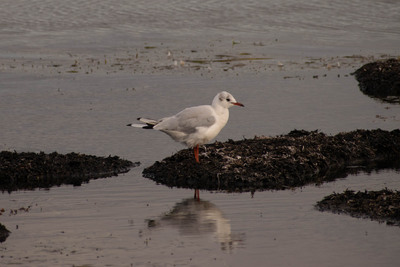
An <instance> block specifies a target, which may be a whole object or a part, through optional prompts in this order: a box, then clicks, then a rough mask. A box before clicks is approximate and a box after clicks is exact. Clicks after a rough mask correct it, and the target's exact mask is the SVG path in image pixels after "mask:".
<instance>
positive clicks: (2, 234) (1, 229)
mask: <svg viewBox="0 0 400 267" xmlns="http://www.w3.org/2000/svg"><path fill="white" fill-rule="evenodd" d="M10 233H11V232H10V231H8V229H7V228H6V227H5V226H4V225H2V224H1V223H0V243H3V242H4V241H6V239H7V237H8V236H9V235H10Z"/></svg>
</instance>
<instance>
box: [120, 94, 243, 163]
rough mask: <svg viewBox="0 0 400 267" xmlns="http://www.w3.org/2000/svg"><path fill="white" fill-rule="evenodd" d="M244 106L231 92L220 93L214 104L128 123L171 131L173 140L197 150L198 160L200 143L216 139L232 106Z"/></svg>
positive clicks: (226, 120) (169, 133)
mask: <svg viewBox="0 0 400 267" xmlns="http://www.w3.org/2000/svg"><path fill="white" fill-rule="evenodd" d="M233 106H241V107H244V105H243V104H241V103H239V102H237V101H236V99H235V98H234V97H233V96H232V95H231V94H230V93H228V92H226V91H222V92H220V93H218V94H217V95H216V96H215V97H214V99H213V101H212V104H211V105H201V106H196V107H190V108H185V109H184V110H182V111H181V112H179V113H177V114H176V115H173V116H170V117H165V118H162V119H159V120H153V119H146V118H142V117H140V118H137V120H138V121H140V122H142V123H140V124H136V123H130V124H128V125H127V126H132V127H137V128H143V129H153V130H158V131H161V132H164V133H166V134H168V135H169V136H170V137H171V138H172V139H174V140H175V141H177V142H180V143H182V144H184V145H186V146H188V147H189V148H193V149H194V157H195V159H196V162H197V163H200V160H199V146H200V145H204V144H206V143H208V142H209V141H210V140H212V139H213V138H215V137H216V136H217V135H218V134H219V132H220V131H221V129H222V128H224V126H225V125H226V123H227V122H228V119H229V110H228V109H229V108H230V107H233Z"/></svg>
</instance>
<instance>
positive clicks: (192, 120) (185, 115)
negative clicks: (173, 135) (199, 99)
mask: <svg viewBox="0 0 400 267" xmlns="http://www.w3.org/2000/svg"><path fill="white" fill-rule="evenodd" d="M215 121H216V119H215V115H214V112H213V111H212V108H211V107H210V106H198V107H191V108H186V109H184V110H182V111H181V112H179V113H178V114H176V115H175V116H173V117H169V118H166V119H165V120H163V121H162V122H161V123H160V124H159V125H157V126H160V130H161V128H162V130H168V131H179V132H185V133H187V134H188V133H193V132H195V131H196V130H197V129H196V128H197V127H210V126H211V125H213V124H214V123H215Z"/></svg>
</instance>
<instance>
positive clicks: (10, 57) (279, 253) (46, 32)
mask: <svg viewBox="0 0 400 267" xmlns="http://www.w3.org/2000/svg"><path fill="white" fill-rule="evenodd" d="M6 2H7V3H5V4H4V5H3V7H2V8H1V9H0V25H1V26H0V37H1V38H0V48H1V50H0V51H1V52H0V60H1V62H0V63H1V66H0V114H1V115H0V125H2V130H1V133H0V137H1V138H0V140H1V142H0V149H1V150H17V151H36V152H38V151H45V152H52V151H57V152H60V153H67V152H71V151H74V152H80V153H87V154H95V155H99V156H108V155H110V154H111V155H118V156H121V157H123V158H126V159H129V160H131V161H140V162H142V165H141V166H140V167H138V168H135V169H132V170H131V171H130V172H129V173H127V174H124V175H121V176H119V177H117V178H115V177H114V178H108V179H99V180H95V181H91V182H90V183H89V184H85V185H83V186H81V187H72V186H61V187H58V188H51V189H50V190H36V191H21V192H14V193H12V194H7V193H3V194H2V195H0V209H1V208H4V209H5V212H4V213H3V215H1V216H0V222H1V223H3V224H4V225H6V226H7V228H8V229H9V230H11V231H12V233H11V235H10V237H9V238H8V239H7V241H6V242H5V243H2V244H0V254H1V257H0V265H2V266H3V265H12V264H17V265H18V264H19V265H23V266H25V265H29V266H54V265H57V266H72V265H75V266H82V265H84V266H140V265H147V266H170V265H171V266H172V265H184V266H187V265H191V266H204V265H209V266H224V265H225V266H243V265H245V264H248V265H271V266H277V265H278V266H288V265H296V266H321V265H323V266H338V265H346V266H377V265H379V266H393V265H395V264H396V263H397V262H398V260H399V256H398V255H400V254H399V252H400V249H399V248H398V246H396V245H394V244H398V243H399V241H400V235H398V231H399V229H398V227H389V226H386V225H385V224H379V223H378V222H373V221H370V220H368V219H355V218H351V217H348V216H345V215H336V214H330V213H321V212H319V211H317V210H315V209H314V204H315V203H316V201H318V200H321V199H322V198H323V197H324V196H326V195H328V194H331V193H332V192H333V191H335V192H342V191H343V190H345V189H347V188H349V189H353V190H365V189H367V190H379V189H382V188H384V187H388V188H390V189H398V188H399V186H400V183H399V177H400V175H399V173H398V172H396V171H395V170H382V171H379V172H378V173H376V172H373V173H371V174H363V173H362V174H359V175H357V176H348V177H347V178H345V179H341V180H337V181H335V182H331V183H327V184H323V185H321V186H318V187H316V186H313V185H310V186H306V187H304V188H302V189H296V190H292V191H266V192H256V193H255V195H254V197H253V198H252V197H251V194H249V193H246V194H225V193H213V192H205V191H204V192H201V202H199V203H196V202H193V201H191V198H192V196H193V191H191V190H186V189H171V188H167V187H164V186H162V185H156V184H154V182H152V181H150V180H148V179H145V178H143V177H142V176H141V172H142V170H143V168H145V167H147V166H149V165H151V164H153V163H154V162H155V161H156V160H161V159H163V158H164V157H166V156H169V155H171V154H173V153H175V152H176V151H178V150H180V149H182V148H183V146H181V145H180V144H177V143H174V142H173V141H171V140H170V138H169V137H168V136H166V135H163V134H162V133H159V132H152V131H140V130H139V129H133V128H131V127H126V126H125V125H126V124H127V123H130V122H133V121H134V120H135V118H136V117H138V116H149V117H155V118H157V117H161V116H165V115H170V114H174V113H176V112H177V111H179V110H181V109H182V108H184V107H187V106H192V105H198V104H205V103H209V102H210V101H211V100H212V98H213V97H214V95H215V94H216V93H217V92H218V91H221V90H227V91H229V92H231V93H232V94H233V95H234V96H235V98H236V99H237V100H238V101H240V102H243V103H244V104H245V106H246V107H245V108H243V109H241V108H232V109H231V117H230V120H229V122H228V124H227V126H226V127H225V128H224V129H223V131H222V132H221V133H220V135H219V136H218V137H217V140H219V141H225V140H228V139H229V138H231V139H235V140H238V139H242V138H243V137H247V138H251V137H253V136H254V135H270V136H274V135H279V134H285V133H287V132H289V131H290V130H293V129H295V128H297V129H306V130H315V129H319V130H321V131H323V132H326V133H328V134H335V133H338V132H341V131H350V130H354V129H359V128H362V129H375V128H382V129H386V130H392V129H396V128H398V127H399V123H400V105H396V104H388V103H383V102H381V101H379V100H376V99H372V98H369V97H367V96H365V95H363V94H362V93H361V92H360V91H359V89H358V86H357V82H356V81H355V79H354V77H353V76H351V75H349V74H350V73H351V72H353V71H354V70H355V69H356V68H358V67H360V66H361V65H362V64H364V63H366V62H367V61H370V60H373V59H374V58H375V59H376V58H381V57H384V58H385V57H387V54H392V55H393V54H394V55H396V54H397V55H398V53H399V47H400V38H399V37H400V36H399V35H400V30H399V24H398V21H399V19H398V18H399V15H398V14H400V10H399V5H398V4H397V3H396V1H379V2H377V1H350V2H349V1H336V2H335V3H331V2H328V1H323V2H321V1H314V2H310V1H300V2H299V1H246V2H242V3H233V1H222V2H221V1H218V2H216V1H203V2H201V3H197V2H196V1H168V3H162V5H161V4H152V5H151V6H149V4H148V1H134V2H132V1H114V2H113V5H110V4H109V3H108V2H106V1H75V2H74V3H66V2H65V1H6ZM132 3H134V4H132ZM276 39H277V40H276ZM377 44H379V45H377ZM168 51H170V52H171V53H172V56H168ZM221 55H224V56H221ZM227 55H229V56H230V57H227ZM353 55H360V56H353ZM221 58H222V59H226V58H230V59H232V58H234V59H235V60H231V61H228V62H217V61H216V60H217V59H221ZM237 58H248V60H237ZM255 58H257V59H255ZM198 59H201V60H198ZM190 60H192V61H190ZM238 64H240V65H238ZM21 207H24V208H28V207H30V208H29V211H28V212H25V211H22V210H21V211H18V212H17V214H16V215H15V214H14V213H13V214H12V215H10V211H11V210H15V209H19V208H21Z"/></svg>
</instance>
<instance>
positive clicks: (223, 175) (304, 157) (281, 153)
mask: <svg viewBox="0 0 400 267" xmlns="http://www.w3.org/2000/svg"><path fill="white" fill-rule="evenodd" d="M399 156H400V130H394V131H383V130H379V129H378V130H357V131H352V132H348V133H340V134H337V135H335V136H328V135H326V134H324V133H320V132H317V131H313V132H307V131H299V130H295V131H292V132H290V133H289V134H287V135H283V136H277V137H255V138H254V139H245V140H240V141H232V140H229V141H228V142H225V143H220V142H216V143H214V144H211V145H207V146H206V149H205V150H204V148H203V149H202V150H201V152H200V164H197V163H196V162H195V160H194V157H193V151H192V150H191V149H185V150H181V151H179V152H178V153H176V154H175V155H173V156H171V157H168V158H165V159H164V160H162V161H161V162H158V161H157V162H156V163H154V164H153V165H152V166H150V167H148V168H146V169H144V171H143V176H144V177H147V178H150V179H152V180H154V181H156V182H158V183H161V184H164V185H167V186H171V187H184V188H198V189H205V190H224V191H253V190H268V189H278V190H279V189H288V188H294V187H299V186H303V185H306V184H310V183H316V184H319V183H322V182H324V181H329V180H333V179H335V178H339V177H345V176H346V175H347V174H348V173H349V172H356V171H357V170H359V169H362V170H367V171H368V170H369V169H373V168H380V167H394V166H398V159H399Z"/></svg>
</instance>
